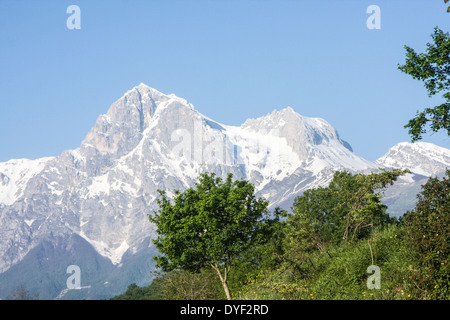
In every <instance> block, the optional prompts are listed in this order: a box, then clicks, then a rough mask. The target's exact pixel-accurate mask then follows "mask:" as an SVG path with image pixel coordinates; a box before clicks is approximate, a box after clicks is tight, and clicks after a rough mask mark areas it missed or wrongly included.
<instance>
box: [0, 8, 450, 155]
mask: <svg viewBox="0 0 450 320" xmlns="http://www.w3.org/2000/svg"><path fill="white" fill-rule="evenodd" d="M71 4H76V5H78V6H79V7H80V9H81V29H80V30H69V29H68V28H67V27H66V20H67V18H68V17H69V14H67V13H66V9H67V7H68V6H69V5H71ZM371 4H375V5H378V6H379V7H380V8H381V30H369V29H368V28H367V27H366V20H367V18H368V17H369V14H367V13H366V9H367V7H368V6H369V5H371ZM446 8H447V5H445V4H444V2H443V1H441V0H427V1H424V0H408V1H406V0H395V1H392V0H386V1H381V0H372V1H364V0H340V1H335V0H323V1H317V0H309V1H300V0H277V1H271V0H259V1H257V0H240V1H238V0H210V1H205V0H183V1H182V0H179V1H170V0H169V1H168V0H164V1H163V0H159V1H149V0H145V1H138V0H129V1H99V0H97V1H92V0H90V1H80V0H70V1H64V0H55V1H22V0H1V1H0V161H7V160H8V159H11V158H30V159H35V158H39V157H43V156H57V155H59V154H60V153H61V152H62V151H64V150H66V149H74V148H77V147H78V146H79V145H80V142H81V141H82V140H83V138H84V137H85V135H86V134H87V132H88V131H89V129H90V128H91V127H92V126H93V125H94V123H95V121H96V119H97V117H98V116H99V115H100V114H103V113H105V112H106V111H107V110H108V108H109V106H110V105H111V103H113V102H114V101H115V100H117V99H118V98H120V97H121V96H122V95H123V93H125V92H126V91H127V90H129V89H131V88H132V87H134V86H135V85H138V84H139V83H141V82H143V83H145V84H147V85H149V86H151V87H153V88H155V89H157V90H159V91H161V92H163V93H167V94H168V93H175V94H176V95H178V96H180V97H183V98H185V99H187V100H188V101H189V102H191V103H192V104H193V105H194V106H195V107H196V109H197V110H199V111H200V112H201V113H203V114H205V115H206V116H209V117H211V118H213V119H215V120H217V121H219V122H222V123H224V124H229V125H240V124H241V123H243V122H244V121H245V119H247V118H249V117H251V118H256V117H259V116H262V115H265V114H267V113H269V112H271V111H273V110H274V109H281V108H284V107H287V106H291V107H292V108H294V109H295V110H296V111H297V112H298V113H300V114H302V115H304V116H310V117H320V118H323V119H325V120H327V121H328V122H330V123H331V124H332V125H333V126H335V127H336V129H337V130H338V132H339V134H340V136H341V137H342V138H343V139H345V140H347V141H348V142H349V143H350V144H351V145H352V146H353V149H354V151H355V153H357V154H358V155H360V156H362V157H365V158H366V159H369V160H375V159H377V158H378V157H380V156H382V155H383V154H384V153H385V152H386V151H387V150H388V149H389V148H390V147H391V146H393V145H394V144H396V143H398V142H401V141H408V140H409V136H408V135H407V130H406V129H404V128H403V125H404V124H405V123H406V122H407V121H408V119H410V118H412V117H413V116H414V115H415V112H416V111H417V110H422V109H424V108H425V107H429V106H434V105H435V104H437V103H438V102H440V101H441V99H440V96H439V97H437V98H428V96H427V92H426V90H425V89H424V87H423V85H422V83H421V82H419V81H416V80H413V79H412V78H410V77H409V76H407V75H405V74H403V73H401V72H400V71H398V70H397V64H398V63H403V62H404V57H405V52H404V49H403V45H405V44H407V45H409V46H411V47H413V48H415V49H416V50H418V51H421V52H422V51H423V50H424V49H425V45H426V43H427V42H429V41H430V40H431V38H430V34H431V33H432V32H433V29H434V27H435V26H439V27H440V28H441V29H443V30H444V31H450V13H446ZM424 141H427V142H433V143H436V144H438V145H440V146H443V147H446V148H450V138H448V137H447V136H445V135H444V134H435V135H427V136H426V137H425V139H424Z"/></svg>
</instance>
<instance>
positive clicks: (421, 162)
mask: <svg viewBox="0 0 450 320" xmlns="http://www.w3.org/2000/svg"><path fill="white" fill-rule="evenodd" d="M375 162H376V163H377V164H380V165H381V166H383V167H387V168H408V169H410V170H411V171H412V172H414V173H417V174H420V175H423V176H427V177H430V176H433V175H436V174H438V173H442V172H444V171H445V169H446V168H449V167H450V150H448V149H445V148H442V147H439V146H436V145H434V144H432V143H427V142H414V143H408V142H401V143H398V144H396V145H395V146H393V147H392V148H390V149H389V151H388V152H387V153H386V154H385V155H384V156H382V157H381V158H379V159H378V160H377V161H375Z"/></svg>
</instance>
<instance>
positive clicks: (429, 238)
mask: <svg viewBox="0 0 450 320" xmlns="http://www.w3.org/2000/svg"><path fill="white" fill-rule="evenodd" d="M446 175H447V176H446V177H443V178H442V180H439V179H438V178H430V179H428V181H427V183H426V184H424V185H423V186H422V192H421V193H420V194H419V195H418V202H417V204H416V208H415V209H414V210H412V211H411V212H408V213H407V214H406V215H405V218H404V220H405V225H406V230H407V234H408V240H409V243H410V246H411V248H412V249H414V252H415V253H416V254H417V257H416V258H417V262H418V266H417V267H419V268H418V270H417V272H415V273H414V274H413V279H412V280H413V281H414V282H415V283H416V285H417V286H418V287H419V288H420V290H422V291H423V292H424V295H425V297H427V296H429V297H431V298H433V299H449V298H450V246H449V243H450V170H447V173H446Z"/></svg>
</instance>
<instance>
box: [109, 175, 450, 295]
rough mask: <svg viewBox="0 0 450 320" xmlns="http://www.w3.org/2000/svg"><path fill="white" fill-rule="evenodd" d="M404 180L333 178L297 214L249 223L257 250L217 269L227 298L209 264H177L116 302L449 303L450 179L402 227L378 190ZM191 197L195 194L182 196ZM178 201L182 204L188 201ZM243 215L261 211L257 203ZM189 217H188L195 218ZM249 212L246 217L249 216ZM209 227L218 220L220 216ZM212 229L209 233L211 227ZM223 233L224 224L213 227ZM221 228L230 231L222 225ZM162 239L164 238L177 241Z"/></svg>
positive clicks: (300, 203) (298, 205)
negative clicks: (375, 276) (377, 278)
mask: <svg viewBox="0 0 450 320" xmlns="http://www.w3.org/2000/svg"><path fill="white" fill-rule="evenodd" d="M406 172H407V171H401V170H394V171H382V172H380V173H371V174H368V175H362V174H355V175H353V174H351V173H348V172H336V173H335V175H334V178H333V180H332V181H331V183H330V184H329V186H328V187H324V188H317V189H312V190H308V191H306V192H305V193H304V194H302V195H301V196H298V197H297V198H296V199H295V201H294V204H293V206H292V210H291V211H292V213H289V214H288V213H287V212H285V211H282V210H279V209H277V210H276V212H275V214H274V218H273V219H272V220H271V219H268V218H266V219H264V220H261V219H256V218H252V222H248V224H244V225H243V226H242V228H245V230H253V231H255V233H249V234H248V239H249V240H252V245H246V246H242V247H241V248H240V250H236V251H234V252H235V254H234V255H233V259H232V260H230V261H229V262H226V261H224V260H220V259H218V260H216V262H215V263H217V266H218V267H219V268H224V265H225V263H229V264H227V266H228V268H229V273H228V274H227V275H228V278H227V285H228V288H229V294H230V296H229V297H228V296H227V294H226V291H224V290H223V286H222V285H223V283H222V282H221V281H218V279H217V271H216V270H215V268H211V267H210V266H209V265H208V264H207V263H204V264H202V265H197V266H198V268H190V267H191V265H190V264H187V266H188V268H183V266H186V265H183V264H181V263H179V264H177V268H175V267H173V268H171V269H170V270H166V271H164V270H163V272H162V273H161V274H160V275H159V276H157V277H156V278H155V280H154V281H153V283H152V284H151V285H150V286H148V287H143V288H140V287H138V286H136V285H135V284H132V285H130V286H129V288H128V290H127V291H126V292H125V293H124V294H123V295H121V296H117V297H115V299H172V300H174V299H191V300H195V299H227V298H232V299H363V300H365V299H367V300H368V299H449V298H450V290H449V284H450V282H449V273H450V272H449V260H450V257H449V255H450V249H449V246H448V243H449V242H448V241H449V235H450V219H449V215H450V196H449V194H450V171H447V177H444V178H443V179H442V180H439V179H437V178H430V179H429V181H428V182H427V183H426V184H425V185H424V186H423V191H422V192H421V193H420V194H419V195H418V202H417V206H416V208H415V209H414V210H412V211H410V212H408V213H407V214H406V215H405V216H404V217H402V218H401V219H400V220H397V219H391V218H389V215H388V213H387V212H386V207H385V206H384V205H383V204H382V203H381V202H380V197H381V191H382V190H383V189H384V188H385V187H386V186H387V185H389V184H391V183H393V182H394V181H395V180H396V179H397V177H398V176H400V175H403V174H405V173H406ZM210 179H213V180H214V181H212V180H210ZM205 180H206V181H209V182H210V183H212V184H211V186H215V187H217V188H218V189H217V190H216V191H214V192H213V191H211V193H214V194H216V196H217V192H218V191H219V190H221V188H224V186H225V185H226V186H228V187H227V190H229V191H231V190H235V191H234V192H237V190H238V186H243V187H246V188H248V190H247V193H246V195H247V196H246V197H245V198H243V199H253V200H252V201H262V200H256V199H255V198H254V197H253V196H252V195H253V189H252V188H250V187H249V183H248V182H245V181H235V182H232V180H231V176H229V177H228V179H227V181H226V182H225V183H223V182H222V181H221V180H220V179H216V178H214V177H213V176H212V175H203V176H202V179H201V182H200V183H199V184H198V185H197V190H198V189H202V187H201V186H202V185H204V184H205V182H206V181H205ZM232 186H234V187H232ZM209 190H212V189H211V188H210V189H209ZM192 192H194V193H195V190H193V189H191V190H190V191H189V192H187V193H184V194H190V193H192ZM219 194H221V195H222V196H223V197H221V198H220V199H222V200H221V201H224V199H227V196H224V195H229V193H220V192H219ZM239 194H242V193H239ZM162 195H163V194H162ZM176 195H178V197H177V198H176V199H178V201H180V200H181V199H180V195H181V194H180V193H176ZM162 199H163V200H161V201H160V206H161V208H162V209H164V208H165V209H166V210H168V209H170V210H174V208H175V205H172V204H171V203H170V201H169V200H168V199H167V198H165V197H164V196H163V197H162ZM240 199H242V198H240ZM210 201H211V200H210ZM175 203H176V201H175ZM186 203H187V202H183V206H181V207H180V208H184V207H185V205H186ZM195 203H197V202H195ZM249 203H253V202H249ZM258 203H259V204H261V207H260V208H265V207H266V203H263V202H258ZM263 204H264V205H263ZM217 207H220V206H218V205H217V204H216V205H214V208H216V210H211V208H212V207H209V208H210V209H208V210H211V212H210V213H209V214H211V215H213V216H214V215H222V214H225V213H228V209H222V210H224V211H221V210H219V209H218V208H217ZM197 208H199V206H197ZM222 208H223V207H222ZM228 208H234V207H228ZM240 208H241V209H242V210H244V211H245V210H247V209H248V210H250V212H254V211H252V210H253V208H254V206H252V205H248V206H244V208H242V207H240ZM192 210H193V211H190V213H191V215H190V216H194V217H195V216H197V215H196V214H194V212H195V210H194V209H192ZM244 211H241V215H243V216H246V215H245V212H244ZM264 211H265V210H261V211H260V212H264ZM161 212H162V211H161V210H160V216H159V218H158V217H156V218H155V217H153V218H152V220H155V219H161ZM170 212H171V214H172V215H169V216H168V220H166V221H164V223H165V224H170V223H173V224H174V226H178V227H179V228H181V225H182V224H178V223H179V220H180V217H179V216H175V212H173V211H170ZM205 214H206V213H205ZM256 216H257V217H260V215H259V214H258V215H256ZM170 217H173V218H170ZM175 217H176V218H175ZM171 219H176V220H177V221H173V220H171ZM210 219H212V221H215V220H214V217H210ZM223 219H224V218H223ZM261 221H263V222H264V223H262V224H261ZM160 223H161V222H160ZM209 223H210V224H211V222H209ZM210 224H205V225H207V226H208V228H210ZM216 225H220V224H217V222H216ZM251 225H253V226H254V229H252V227H251ZM262 225H263V226H264V227H261V226H262ZM188 226H189V227H190V228H192V226H193V225H190V224H188ZM231 226H233V228H234V229H233V230H234V232H233V233H230V232H229V233H227V235H228V236H229V237H231V239H228V237H227V242H226V243H230V244H231V243H233V241H232V239H233V237H237V238H239V237H241V238H239V239H240V240H239V242H238V243H242V244H243V243H244V242H243V241H242V239H243V238H242V233H239V232H237V230H236V229H239V228H238V226H239V224H234V225H233V224H232V223H231ZM231 226H230V227H231ZM204 229H206V228H205V227H204ZM204 229H202V230H204ZM222 229H224V230H229V229H227V228H225V226H222ZM215 230H216V231H215V233H214V234H215V235H216V237H217V236H218V235H221V234H222V233H220V232H218V230H220V229H215ZM256 230H258V232H256ZM262 230H264V232H263V234H264V236H265V239H264V241H259V240H258V241H253V239H259V238H258V237H253V235H254V234H261V232H262ZM187 233H189V232H187ZM162 234H163V235H164V237H167V236H168V235H169V234H170V233H168V232H167V231H165V232H164V233H162ZM194 234H195V233H194ZM164 237H162V236H161V234H160V237H159V238H158V240H156V243H164ZM183 237H186V236H183ZM219 239H220V243H222V241H223V240H222V239H221V238H220V237H219ZM196 241H199V240H198V239H196ZM218 241H219V240H218ZM228 241H229V242H228ZM167 243H169V242H166V244H167ZM179 245H180V246H182V244H179ZM160 246H161V245H160ZM199 246H200V244H199V243H197V244H196V251H195V254H196V255H198V259H203V260H205V259H206V258H204V257H203V256H206V257H208V256H211V255H210V254H208V250H207V248H209V247H204V249H203V251H202V250H197V249H198V247H199ZM183 248H184V249H183V250H185V249H186V247H183ZM224 248H226V246H225V244H224ZM223 250H225V249H223ZM201 252H203V254H201ZM175 258H176V257H175ZM157 259H158V260H159V261H163V262H164V263H170V262H172V261H167V260H160V259H161V258H160V257H159V258H157ZM176 259H177V258H176ZM208 259H211V258H210V257H208ZM207 261H208V263H210V261H211V260H207ZM172 263H173V262H172ZM370 265H376V266H378V267H379V268H380V270H381V289H368V287H367V279H368V277H369V276H370V274H368V273H367V268H368V267H369V266H370ZM173 266H175V265H173ZM222 270H223V269H222Z"/></svg>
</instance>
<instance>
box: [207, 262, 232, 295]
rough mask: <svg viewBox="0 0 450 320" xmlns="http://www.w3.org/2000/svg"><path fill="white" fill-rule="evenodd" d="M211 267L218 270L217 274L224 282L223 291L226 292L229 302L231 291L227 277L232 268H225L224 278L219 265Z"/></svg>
mask: <svg viewBox="0 0 450 320" xmlns="http://www.w3.org/2000/svg"><path fill="white" fill-rule="evenodd" d="M211 267H212V268H213V269H214V270H216V272H217V274H218V275H219V278H220V281H221V282H222V287H223V290H224V291H225V295H226V296H227V299H228V300H231V295H230V290H229V289H228V283H227V277H228V272H230V267H227V266H225V270H224V275H223V276H222V273H221V272H220V268H219V266H218V265H217V264H211Z"/></svg>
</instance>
